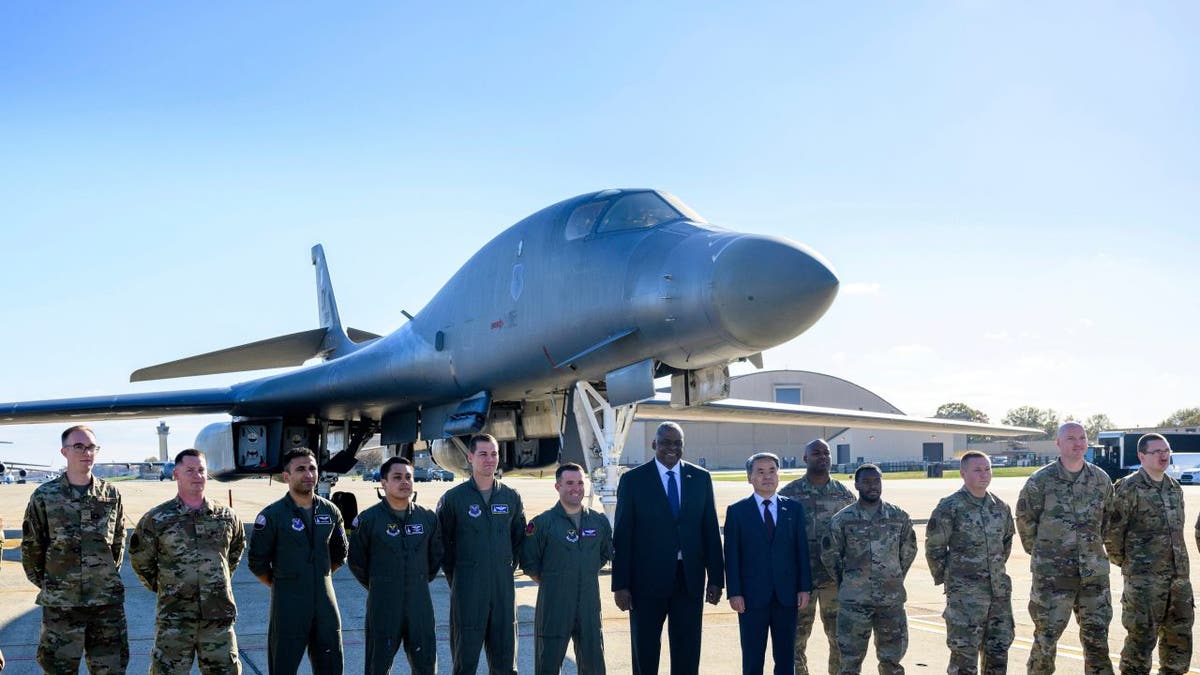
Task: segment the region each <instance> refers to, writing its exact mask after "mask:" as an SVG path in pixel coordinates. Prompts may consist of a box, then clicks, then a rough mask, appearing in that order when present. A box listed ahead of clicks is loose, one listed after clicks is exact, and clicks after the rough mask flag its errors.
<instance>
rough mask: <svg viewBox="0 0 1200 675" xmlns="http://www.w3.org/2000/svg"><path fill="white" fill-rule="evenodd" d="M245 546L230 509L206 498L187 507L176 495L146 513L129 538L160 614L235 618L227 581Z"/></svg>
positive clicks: (136, 566) (131, 559)
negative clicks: (198, 506)
mask: <svg viewBox="0 0 1200 675" xmlns="http://www.w3.org/2000/svg"><path fill="white" fill-rule="evenodd" d="M245 549H246V530H245V529H244V528H243V527H242V521H241V520H239V519H238V517H237V514H235V513H234V512H233V511H232V510H230V509H228V508H226V507H224V506H219V505H217V504H214V503H213V502H212V501H211V500H209V499H205V500H204V506H202V507H200V508H199V509H189V508H188V507H187V505H186V504H184V503H183V501H182V500H180V499H179V498H178V497H176V498H175V499H172V500H171V501H169V502H164V503H162V504H159V505H158V506H156V507H154V508H152V509H150V510H149V511H147V512H146V515H144V516H142V520H141V522H139V523H138V525H137V528H135V529H134V531H133V534H132V535H131V536H130V537H129V562H130V564H131V565H132V566H133V571H134V572H135V573H137V575H138V578H139V579H141V580H142V584H144V585H145V586H146V588H148V589H150V590H151V591H154V592H155V593H157V594H158V613H159V615H160V616H161V615H169V616H172V617H175V618H182V619H208V620H220V619H233V618H235V617H237V605H235V604H234V601H233V586H232V584H231V582H230V579H231V577H232V576H233V570H235V569H236V568H237V566H238V562H239V561H240V560H241V558H242V551H244V550H245Z"/></svg>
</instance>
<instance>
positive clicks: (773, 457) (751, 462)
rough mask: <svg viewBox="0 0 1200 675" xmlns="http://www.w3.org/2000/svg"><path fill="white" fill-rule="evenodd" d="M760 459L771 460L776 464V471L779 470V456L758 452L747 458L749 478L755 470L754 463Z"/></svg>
mask: <svg viewBox="0 0 1200 675" xmlns="http://www.w3.org/2000/svg"><path fill="white" fill-rule="evenodd" d="M760 459H769V460H771V461H772V462H775V468H776V469H778V468H779V455H776V454H775V453H773V452H756V453H754V454H753V455H750V456H749V457H747V458H746V475H747V476H749V475H750V472H751V471H753V470H754V463H755V462H757V461H758V460H760Z"/></svg>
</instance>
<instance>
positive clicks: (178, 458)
mask: <svg viewBox="0 0 1200 675" xmlns="http://www.w3.org/2000/svg"><path fill="white" fill-rule="evenodd" d="M184 457H198V458H200V459H202V460H204V461H205V462H207V461H208V458H207V457H206V456H205V455H204V453H203V452H200V451H199V450H197V449H195V448H188V449H187V450H180V451H179V454H177V455H175V463H176V464H179V463H180V462H182V461H183V458H184Z"/></svg>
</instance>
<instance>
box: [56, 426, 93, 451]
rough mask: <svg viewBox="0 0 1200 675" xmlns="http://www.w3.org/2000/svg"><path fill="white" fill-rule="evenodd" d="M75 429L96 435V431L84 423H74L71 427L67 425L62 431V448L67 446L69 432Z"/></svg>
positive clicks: (73, 431) (71, 432)
mask: <svg viewBox="0 0 1200 675" xmlns="http://www.w3.org/2000/svg"><path fill="white" fill-rule="evenodd" d="M76 431H86V432H88V433H89V434H91V435H93V436H95V435H96V432H94V431H92V428H91V427H89V426H87V425H84V424H76V425H75V426H73V427H67V430H66V431H64V432H62V446H63V447H64V448H65V447H67V436H70V435H71V434H73V433H75V432H76Z"/></svg>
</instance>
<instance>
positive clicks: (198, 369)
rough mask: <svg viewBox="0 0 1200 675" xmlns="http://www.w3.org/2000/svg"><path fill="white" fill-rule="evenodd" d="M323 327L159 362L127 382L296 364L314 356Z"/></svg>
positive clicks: (134, 375) (318, 348) (323, 331)
mask: <svg viewBox="0 0 1200 675" xmlns="http://www.w3.org/2000/svg"><path fill="white" fill-rule="evenodd" d="M325 331H326V329H324V328H314V329H312V330H306V331H302V332H299V333H292V334H291V335H283V336H280V337H274V338H270V339H267V340H259V341H258V342H251V343H250V344H245V345H241V346H238V347H230V348H229V349H222V350H219V351H215V352H209V353H207V354H200V355H199V356H189V357H187V358H185V359H179V360H178V361H170V362H168V363H160V364H158V365H156V366H148V367H146V368H141V369H138V370H135V371H133V374H132V375H130V376H129V381H130V382H145V381H148V380H166V379H170V378H172V377H192V376H194V375H213V374H216V373H236V372H239V371H243V370H262V369H264V368H283V367H285V366H298V365H300V364H302V363H304V362H305V361H307V360H309V359H311V358H313V357H314V356H317V355H318V353H319V350H320V348H321V341H322V340H324V339H325Z"/></svg>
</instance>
